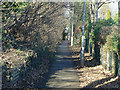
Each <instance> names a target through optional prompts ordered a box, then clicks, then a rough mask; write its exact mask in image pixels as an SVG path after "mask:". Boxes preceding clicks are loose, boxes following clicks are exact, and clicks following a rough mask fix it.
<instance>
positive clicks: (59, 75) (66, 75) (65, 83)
mask: <svg viewBox="0 0 120 90" xmlns="http://www.w3.org/2000/svg"><path fill="white" fill-rule="evenodd" d="M45 88H79V78H78V76H77V73H76V70H75V69H74V63H73V59H72V57H71V53H70V51H69V48H68V41H64V42H63V43H62V44H61V45H59V47H58V49H57V52H56V59H55V60H54V61H53V63H52V66H51V68H50V71H49V78H48V80H47V82H46V86H45Z"/></svg>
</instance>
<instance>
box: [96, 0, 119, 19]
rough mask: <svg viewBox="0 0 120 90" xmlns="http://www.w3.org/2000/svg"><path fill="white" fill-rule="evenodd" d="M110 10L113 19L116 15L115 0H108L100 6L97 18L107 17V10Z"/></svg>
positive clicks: (116, 6)
mask: <svg viewBox="0 0 120 90" xmlns="http://www.w3.org/2000/svg"><path fill="white" fill-rule="evenodd" d="M108 10H109V11H110V15H111V18H112V19H114V18H115V17H116V14H118V11H119V10H118V2H117V1H114V0H112V1H110V0H109V2H106V4H104V5H103V6H102V7H100V8H99V10H98V18H99V19H106V17H107V11H108Z"/></svg>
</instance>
